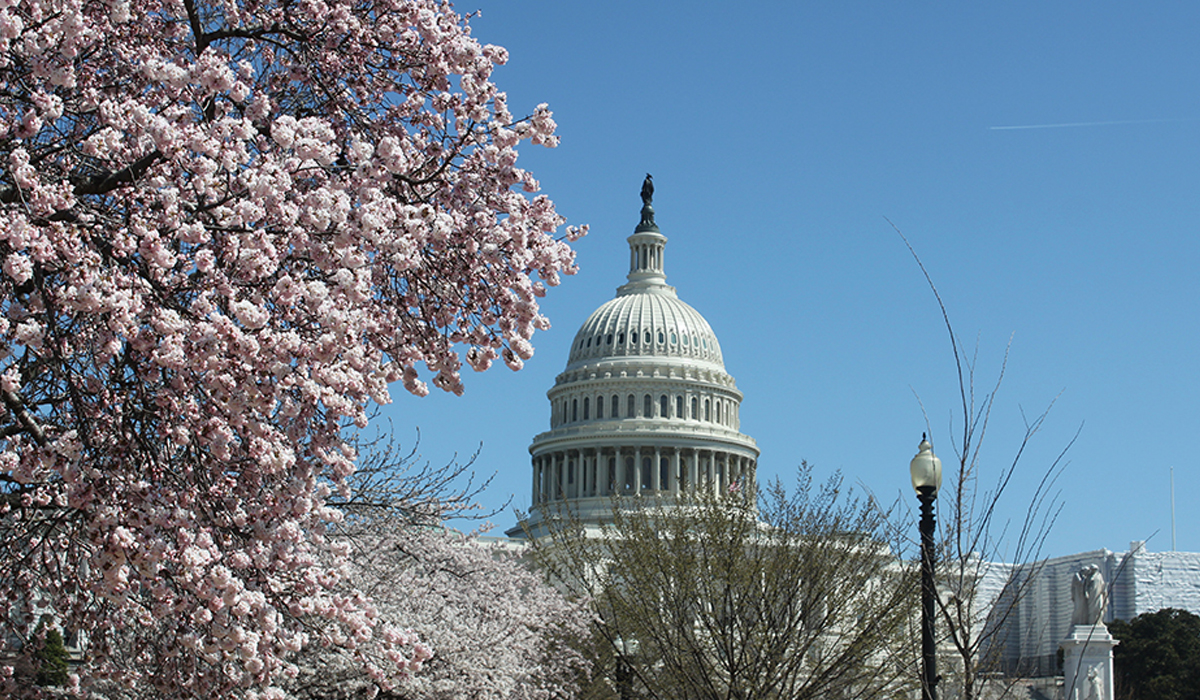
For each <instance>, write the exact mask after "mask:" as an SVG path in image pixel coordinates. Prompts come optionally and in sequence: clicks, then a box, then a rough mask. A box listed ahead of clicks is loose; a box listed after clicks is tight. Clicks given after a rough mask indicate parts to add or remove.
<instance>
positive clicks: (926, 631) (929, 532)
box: [908, 434, 942, 700]
mask: <svg viewBox="0 0 1200 700" xmlns="http://www.w3.org/2000/svg"><path fill="white" fill-rule="evenodd" d="M908 470H909V473H910V474H911V475H912V484H913V488H914V489H916V490H917V499H918V500H920V501H921V658H922V661H924V666H925V668H924V673H923V675H922V677H921V700H937V682H938V675H937V646H936V644H935V642H934V638H933V619H934V615H935V610H934V596H935V595H936V590H935V588H934V583H933V567H934V552H933V502H934V501H936V500H937V492H938V489H939V488H941V486H942V460H940V459H938V458H937V455H935V454H933V445H930V444H929V441H928V440H926V439H925V435H924V434H922V435H921V444H920V445H919V446H918V447H917V456H916V457H913V458H912V462H909V465H908Z"/></svg>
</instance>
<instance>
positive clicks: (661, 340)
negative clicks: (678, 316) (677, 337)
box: [658, 331, 667, 345]
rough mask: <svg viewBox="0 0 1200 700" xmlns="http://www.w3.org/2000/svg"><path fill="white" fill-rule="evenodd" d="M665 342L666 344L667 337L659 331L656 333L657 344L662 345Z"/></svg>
mask: <svg viewBox="0 0 1200 700" xmlns="http://www.w3.org/2000/svg"><path fill="white" fill-rule="evenodd" d="M665 342H667V337H666V336H665V335H663V332H662V331H659V332H658V344H659V345H662V344H663V343H665Z"/></svg>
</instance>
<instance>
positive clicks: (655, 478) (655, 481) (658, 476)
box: [650, 446, 662, 494]
mask: <svg viewBox="0 0 1200 700" xmlns="http://www.w3.org/2000/svg"><path fill="white" fill-rule="evenodd" d="M650 490H651V491H654V492H655V493H656V494H657V493H658V492H660V491H662V448H660V447H657V446H655V448H654V463H653V464H651V465H650Z"/></svg>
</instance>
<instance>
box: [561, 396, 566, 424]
mask: <svg viewBox="0 0 1200 700" xmlns="http://www.w3.org/2000/svg"><path fill="white" fill-rule="evenodd" d="M562 422H564V423H566V422H567V402H566V401H563V419H562Z"/></svg>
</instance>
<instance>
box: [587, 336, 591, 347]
mask: <svg viewBox="0 0 1200 700" xmlns="http://www.w3.org/2000/svg"><path fill="white" fill-rule="evenodd" d="M587 346H588V347H589V348H590V347H592V339H591V338H588V339H587Z"/></svg>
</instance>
